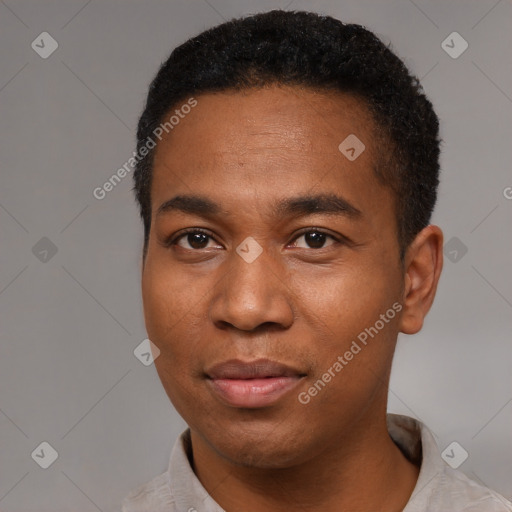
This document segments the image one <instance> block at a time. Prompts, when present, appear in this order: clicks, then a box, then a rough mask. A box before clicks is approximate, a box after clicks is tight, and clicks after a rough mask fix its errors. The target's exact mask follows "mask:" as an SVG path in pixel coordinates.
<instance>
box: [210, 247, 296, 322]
mask: <svg viewBox="0 0 512 512" xmlns="http://www.w3.org/2000/svg"><path fill="white" fill-rule="evenodd" d="M291 296H292V294H291V292H290V289H289V287H288V285H287V283H286V276H285V272H283V269H282V266H280V265H279V264H278V262H277V261H276V257H275V256H274V255H272V254H270V253H269V252H268V251H266V250H263V252H262V253H261V254H260V255H259V256H258V257H257V258H256V259H255V260H254V261H251V262H250V263H249V262H247V261H245V260H244V259H243V258H242V257H240V256H239V254H238V253H236V252H235V251H233V254H232V255H231V256H230V259H229V267H228V272H227V274H226V276H225V277H224V278H223V279H221V280H220V282H219V283H218V284H217V286H216V289H215V293H214V294H213V298H212V302H211V303H210V318H211V320H212V321H213V323H214V324H215V325H216V326H217V327H218V328H221V329H226V328H227V327H234V328H236V329H239V330H242V331H254V330H257V329H258V328H261V327H262V326H263V325H265V327H273V328H280V329H286V328H289V327H290V326H291V325H292V323H293V319H294V314H293V308H292V306H291Z"/></svg>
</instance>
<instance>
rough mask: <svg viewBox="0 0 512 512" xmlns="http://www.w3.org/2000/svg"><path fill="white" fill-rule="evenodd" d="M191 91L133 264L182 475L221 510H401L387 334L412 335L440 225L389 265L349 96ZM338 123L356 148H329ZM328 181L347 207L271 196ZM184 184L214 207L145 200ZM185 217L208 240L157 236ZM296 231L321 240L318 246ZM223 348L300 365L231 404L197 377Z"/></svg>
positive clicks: (391, 219) (432, 281) (289, 90)
mask: <svg viewBox="0 0 512 512" xmlns="http://www.w3.org/2000/svg"><path fill="white" fill-rule="evenodd" d="M197 101H198V104H197V106H196V107H195V108H194V109H193V110H192V111H191V112H190V114H188V115H187V116H186V117H185V118H184V119H183V120H181V121H180V123H179V125H177V126H176V127H175V128H174V129H173V131H172V132H170V134H169V135H168V136H167V137H166V138H164V139H163V140H162V141H161V142H160V143H159V145H158V147H157V150H156V155H155V160H154V175H153V182H152V189H151V197H152V228H151V233H150V238H149V243H148V250H147V255H146V257H145V260H144V261H143V268H142V293H143V304H144V315H145V321H146V327H147V331H148V335H149V338H150V339H151V340H152V342H153V343H155V345H156V346H157V347H158V348H159V349H160V351H161V353H160V356H159V357H158V358H157V359H156V360H155V366H156V369H157V371H158V374H159V377H160V379H161V381H162V384H163V386H164V388H165V391H166V393H167V395H168V396H169V398H170V400H171V401H172V403H173V404H174V406H175V408H176V409H177V411H178V412H179V413H180V414H181V415H182V417H183V418H184V419H185V421H186V422H187V423H188V425H189V426H190V429H191V436H192V448H193V468H194V471H195V473H196V475H197V476H198V478H199V480H200V481H201V483H202V484H203V486H204V487H205V488H206V490H207V491H208V492H209V493H210V495H211V496H212V497H213V498H214V499H215V500H216V501H217V502H218V503H219V504H220V505H221V507H222V508H224V509H225V510H227V511H228V512H231V511H233V512H234V511H237V510H244V511H246V512H259V511H267V512H268V511H285V510H286V511H288V510H290V508H291V507H293V508H294V509H297V510H310V511H314V510H322V511H323V512H330V511H335V510H336V511H339V510H350V511H367V510H379V511H381V512H387V511H398V510H402V509H403V507H404V506H405V505H406V503H407V501H408V500H409V498H410V495H411V493H412V491H413V489H414V486H415V483H416V480H417V476H418V468H417V467H416V466H414V465H413V464H411V463H410V462H409V461H408V460H407V459H406V458H405V457H404V456H403V455H402V453H401V452H400V450H399V449H398V448H397V447H396V445H395V444H394V443H393V442H392V440H391V438H390V437H389V434H388V433H387V429H386V404H387V392H388V382H389V375H390V370H391V362H392V357H393V353H394V349H395V344H396V339H397V335H398V333H399V332H403V333H406V334H414V333H415V332H417V331H419V330H420V329H421V327H422V324H423V319H424V317H425V315H426V314H427V312H428V310H429V308H430V306H431V304H432V301H433V298H434V295H435V291H436V286H437V282H438V279H439V276H440V273H441V268H442V238H443V236H442V232H441V230H440V229H439V228H438V227H436V226H428V227H427V228H425V229H424V230H422V231H421V232H420V233H419V234H418V235H417V237H416V238H415V240H414V241H413V242H412V243H411V245H410V246H409V247H408V249H407V251H406V255H405V261H404V262H403V264H402V263H401V262H400V258H399V245H398V241H397V226H396V218H395V210H394V208H395V205H394V197H393V195H392V192H391V190H390V189H389V188H388V187H385V186H383V185H382V184H380V183H379V182H378V181H377V179H376V177H375V175H374V171H373V170H372V167H373V164H374V162H375V161H376V159H377V158H378V157H379V148H380V147H381V146H379V145H378V144H377V143H376V140H377V139H376V137H375V132H374V128H375V127H374V123H373V121H372V119H371V117H370V116H369V113H368V111H367V109H366V107H365V105H364V104H363V103H361V101H360V100H358V99H356V98H354V97H352V96H349V95H346V94H341V93H333V92H328V93H321V92H315V91H312V90H309V89H301V88H298V87H284V86H283V87H278V86H273V87H269V88H265V89H257V90H249V91H245V92H222V93H217V94H203V95H200V96H197ZM349 134H355V135H356V136H357V137H358V138H359V139H360V140H361V141H363V143H364V144H365V146H366V149H365V151H364V152H363V153H362V154H361V155H360V156H359V157H358V158H357V159H356V160H354V161H349V160H348V159H347V158H345V156H343V155H342V154H341V152H340V151H339V150H338V145H339V144H340V142H341V141H342V140H344V139H345V138H346V137H347V136H348V135H349ZM332 193H335V194H337V195H340V196H342V197H343V198H344V199H345V200H346V201H348V202H349V203H350V204H351V205H353V206H354V207H355V208H357V209H358V210H359V211H360V212H361V213H360V215H358V216H349V215H340V214H338V215H333V214H329V213H324V212H317V213H313V214H308V215H305V216H298V215H296V214H295V215H293V214H292V215H287V216H282V215H276V213H275V211H274V208H273V206H274V204H275V202H276V201H277V200H281V199H283V198H290V197H296V196H303V195H308V194H332ZM185 194H194V195H201V196H204V197H206V198H208V199H210V200H212V201H215V202H216V203H218V204H219V205H220V207H221V209H220V213H219V214H217V215H215V216H210V215H208V216H200V215H197V214H191V213H184V212H181V211H176V210H171V211H168V212H166V213H163V214H160V215H159V214H158V213H157V212H158V208H159V206H160V205H161V204H162V203H164V202H165V201H167V200H169V199H171V198H172V197H174V196H176V195H185ZM186 228H202V229H204V230H207V231H208V233H209V234H210V236H211V238H208V237H206V238H203V239H201V237H200V235H199V240H200V241H201V240H202V242H201V244H198V242H197V240H198V236H197V235H196V236H195V237H194V235H191V236H190V237H187V235H185V236H183V237H181V238H178V239H177V241H176V243H175V244H174V245H167V246H166V244H165V242H166V240H169V238H170V237H171V239H172V236H173V235H175V236H179V235H180V234H181V233H182V231H183V230H184V229H186ZM304 228H308V229H309V230H310V231H315V229H314V228H317V230H321V231H323V232H326V233H327V234H328V235H332V236H333V237H334V238H330V236H326V237H325V241H324V242H323V245H322V242H321V240H322V238H321V236H320V242H317V244H316V245H315V243H314V241H313V243H312V242H311V236H310V235H309V238H308V236H304V234H303V233H301V232H300V230H303V229H304ZM249 236H250V237H253V238H254V239H255V240H256V241H257V242H258V244H259V245H260V246H261V248H262V249H263V252H262V253H261V255H260V256H259V257H258V258H257V259H256V260H255V261H253V262H252V263H247V262H246V261H245V260H244V259H242V258H241V257H240V256H239V255H238V254H237V252H236V251H235V249H236V248H237V247H238V246H239V245H240V244H241V243H242V241H244V239H245V238H246V237H249ZM317 239H318V235H317ZM343 240H345V241H343ZM396 302H398V303H400V304H402V307H403V309H402V311H401V312H400V313H399V314H397V316H396V317H395V318H394V319H392V320H390V321H389V323H387V324H386V325H385V327H384V328H383V329H382V330H380V331H379V333H378V335H376V336H375V337H374V338H373V339H371V341H370V342H369V343H368V344H367V346H365V347H364V348H363V349H362V350H361V351H360V352H359V353H358V354H357V355H356V356H354V358H353V359H352V361H350V362H349V364H347V365H346V366H345V367H344V368H343V370H342V371H341V372H339V374H337V375H336V377H335V378H333V379H332V380H331V382H329V383H328V384H327V385H326V386H325V388H323V389H322V391H321V392H320V393H318V395H317V396H315V397H313V398H312V399H311V401H310V402H309V403H308V404H301V403H300V402H299V401H298V398H297V397H298V393H300V392H302V391H307V390H308V389H309V388H310V387H311V386H312V385H313V383H314V382H315V381H317V380H318V379H319V378H321V376H322V375H323V374H324V373H325V372H326V371H327V370H328V369H329V368H330V367H332V365H333V363H334V362H335V361H336V358H337V357H338V356H339V355H343V354H344V353H345V352H346V351H347V350H348V349H349V347H350V345H351V343H352V341H353V340H355V339H356V338H357V335H358V334H359V333H360V332H361V331H363V330H364V329H365V328H367V327H369V326H373V325H375V322H376V321H377V320H378V319H379V317H380V315H381V314H383V313H385V312H386V310H388V309H389V308H390V307H391V306H392V304H394V303H396ZM235 358H237V359H241V360H243V361H251V360H254V359H258V358H268V359H272V360H276V361H279V362H281V363H283V364H286V365H288V366H292V367H294V368H297V369H300V370H301V372H302V373H303V374H305V376H304V377H303V378H302V379H301V380H300V382H299V383H298V385H297V387H296V388H295V389H294V390H292V391H291V392H290V393H288V394H286V395H285V396H283V397H281V399H280V400H278V401H277V402H276V403H274V404H272V405H270V406H267V407H262V408H256V409H244V408H238V407H232V406H229V405H226V403H224V402H223V401H222V400H220V399H219V397H218V396H217V395H216V394H214V393H213V392H212V391H211V388H210V386H209V385H208V382H207V379H206V378H205V372H206V371H207V369H208V368H211V366H212V365H213V364H216V363H219V362H223V361H226V360H228V359H235Z"/></svg>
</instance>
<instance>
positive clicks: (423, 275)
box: [400, 225, 443, 334]
mask: <svg viewBox="0 0 512 512" xmlns="http://www.w3.org/2000/svg"><path fill="white" fill-rule="evenodd" d="M442 267H443V232H442V231H441V229H440V228H439V227H438V226H434V225H430V226H427V227H426V228H424V229H423V230H422V231H420V232H419V233H418V234H417V235H416V238H415V239H414V240H413V242H412V243H411V244H410V246H409V248H408V249H407V253H406V256H405V276H404V295H403V306H404V308H403V313H402V317H401V320H400V332H403V333H404V334H415V333H417V332H418V331H419V330H420V329H421V328H422V326H423V321H424V319H425V316H426V315H427V313H428V311H429V310H430V307H431V306H432V302H433V301H434V297H435V294H436V290H437V284H438V282H439V277H440V275H441V270H442Z"/></svg>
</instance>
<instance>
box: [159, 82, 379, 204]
mask: <svg viewBox="0 0 512 512" xmlns="http://www.w3.org/2000/svg"><path fill="white" fill-rule="evenodd" d="M196 100H197V106H195V107H194V109H192V111H191V112H190V113H188V114H187V115H184V116H183V117H182V118H181V119H180V121H179V123H178V124H177V125H175V126H174V127H173V129H172V130H171V131H169V133H168V134H166V135H164V137H163V138H162V141H161V142H159V143H158V145H157V148H156V153H155V158H154V171H153V180H152V191H151V196H152V206H153V212H155V210H156V209H157V208H158V206H159V205H160V204H161V203H162V202H163V201H164V200H166V199H169V197H170V195H171V194H172V195H176V194H177V193H187V194H190V193H192V192H194V193H196V192H200V193H201V195H205V194H207V195H210V196H215V197H216V198H217V199H220V198H223V199H224V200H229V199H234V198H235V195H236V197H237V198H238V199H239V200H241V201H244V200H251V201H254V198H255V197H257V198H258V200H259V201H260V202H264V200H265V198H268V199H269V200H270V201H271V202H273V203H275V199H276V198H277V197H280V198H281V197H282V196H283V193H287V192H288V193H290V194H292V193H294V194H296V195H304V193H305V192H309V191H311V190H312V189H314V188H315V189H316V191H317V192H319V193H329V192H334V191H335V190H336V189H337V190H340V189H343V190H342V192H343V194H344V195H348V196H351V197H352V198H356V199H357V197H356V196H358V195H361V193H363V194H366V195H368V196H369V197H368V198H367V199H368V200H370V199H371V196H372V194H377V193H379V192H382V190H381V188H382V187H381V186H380V184H378V183H377V180H376V179H375V176H374V172H373V167H374V160H375V157H376V156H377V149H378V148H376V147H375V146H376V145H375V144H374V140H375V124H374V122H373V119H372V117H371V115H370V113H369V111H368V109H367V107H366V105H365V104H364V103H363V102H362V101H361V100H360V99H358V98H356V97H354V96H351V95H348V94H342V93H339V92H331V91H313V90H310V89H301V88H299V87H288V86H285V87H283V86H273V87H268V88H260V89H249V90H247V91H236V92H235V91H225V92H221V93H209V94H202V95H199V96H197V97H196ZM175 108H176V107H175ZM177 108H179V106H178V107H177ZM344 141H348V142H347V143H345V142H344ZM340 145H341V146H340ZM347 149H348V150H349V152H348V153H347V152H346V150H347ZM344 151H345V152H344ZM354 155H355V157H356V158H352V157H354ZM348 157H351V158H348ZM358 201H359V199H357V200H356V202H358ZM363 202H364V201H363Z"/></svg>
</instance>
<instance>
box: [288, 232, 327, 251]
mask: <svg viewBox="0 0 512 512" xmlns="http://www.w3.org/2000/svg"><path fill="white" fill-rule="evenodd" d="M301 238H302V239H304V242H303V245H296V247H300V248H303V249H323V248H324V247H326V246H325V242H326V240H327V239H329V238H330V239H331V243H330V244H329V245H332V244H333V243H336V242H337V240H336V239H335V238H334V237H333V236H332V235H328V234H327V233H324V232H323V231H307V232H305V233H302V234H301V235H299V236H298V237H297V238H295V244H297V241H298V240H300V239H301Z"/></svg>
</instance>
